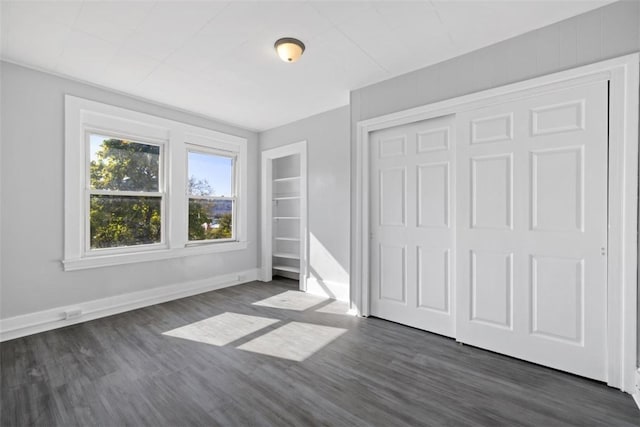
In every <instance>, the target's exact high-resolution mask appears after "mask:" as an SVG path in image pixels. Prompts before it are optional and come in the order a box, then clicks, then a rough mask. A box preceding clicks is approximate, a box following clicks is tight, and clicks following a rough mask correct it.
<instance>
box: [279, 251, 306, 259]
mask: <svg viewBox="0 0 640 427" xmlns="http://www.w3.org/2000/svg"><path fill="white" fill-rule="evenodd" d="M273 256H274V257H276V258H289V259H300V254H290V253H286V252H274V253H273Z"/></svg>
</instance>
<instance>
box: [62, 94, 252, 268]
mask: <svg viewBox="0 0 640 427" xmlns="http://www.w3.org/2000/svg"><path fill="white" fill-rule="evenodd" d="M88 132H99V133H104V134H105V135H113V136H119V137H122V138H125V137H126V138H132V139H134V140H136V141H138V140H139V141H141V142H147V143H149V144H154V145H157V146H159V147H160V148H161V150H160V153H161V154H160V159H161V161H160V165H161V166H160V171H159V172H160V173H159V175H160V177H161V179H160V180H159V181H160V182H159V187H160V188H159V189H158V193H157V195H158V196H161V197H162V208H161V209H162V231H161V236H162V239H161V241H160V242H158V243H157V244H150V245H140V246H129V247H119V248H113V249H99V250H94V249H91V248H90V242H89V228H90V225H89V215H88V209H89V207H88V206H89V204H88V199H87V197H88V196H87V192H88V191H89V186H88V184H89V183H88V181H89V178H88V177H89V172H88V164H89V162H88V160H89V153H88V148H87V141H86V134H87V133H88ZM247 145H248V141H247V139H246V138H241V137H239V136H235V135H229V134H226V133H222V132H218V131H215V130H211V129H205V128H200V127H197V126H192V125H187V124H184V123H181V122H177V121H173V120H169V119H165V118H162V117H156V116H152V115H149V114H145V113H140V112H137V111H132V110H128V109H125V108H121V107H116V106H113V105H108V104H103V103H101V102H97V101H91V100H88V99H83V98H78V97H75V96H71V95H66V96H65V175H64V181H65V184H64V185H65V202H64V209H65V223H64V259H63V260H62V264H63V268H64V270H65V271H72V270H79V269H87V268H96V267H104V266H111V265H119V264H130V263H136V262H144V261H155V260H163V259H168V258H179V257H186V256H191V255H200V254H208V253H217V252H226V251H234V250H241V249H246V248H247V243H248V242H247V229H248V223H247V219H248V208H247V204H248V200H247V192H248V178H247V177H248V170H247V169H248V164H247V156H248V154H247V150H248V147H247ZM193 147H201V148H203V149H207V150H216V151H219V152H221V153H225V154H227V155H230V156H233V157H234V158H235V161H234V172H235V176H234V183H235V189H234V190H235V206H236V212H235V217H234V228H235V230H234V233H235V238H234V239H233V240H227V241H206V242H190V241H188V236H187V229H188V213H187V210H188V209H187V206H188V196H187V194H186V193H187V191H186V188H187V181H188V177H187V169H188V167H187V149H188V148H192V149H193ZM113 194H115V193H113ZM140 194H146V193H140Z"/></svg>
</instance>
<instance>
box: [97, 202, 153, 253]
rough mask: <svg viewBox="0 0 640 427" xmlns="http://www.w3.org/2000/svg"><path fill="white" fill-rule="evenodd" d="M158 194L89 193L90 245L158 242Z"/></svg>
mask: <svg viewBox="0 0 640 427" xmlns="http://www.w3.org/2000/svg"><path fill="white" fill-rule="evenodd" d="M161 201H162V199H161V198H160V197H137V196H102V195H94V194H92V195H91V199H90V204H91V206H90V224H91V236H90V239H91V249H98V248H116V247H121V246H135V245H148V244H151V243H160V239H161V235H160V233H161V229H162V226H161V221H160V212H161V209H160V204H161Z"/></svg>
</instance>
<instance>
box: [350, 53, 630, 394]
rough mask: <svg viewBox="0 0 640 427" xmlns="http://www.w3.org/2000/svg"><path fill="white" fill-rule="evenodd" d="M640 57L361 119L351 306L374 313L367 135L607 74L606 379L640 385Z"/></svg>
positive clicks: (627, 385)
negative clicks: (639, 363)
mask: <svg viewBox="0 0 640 427" xmlns="http://www.w3.org/2000/svg"><path fill="white" fill-rule="evenodd" d="M639 60H640V55H639V54H637V53H635V54H631V55H626V56H622V57H619V58H614V59H610V60H607V61H602V62H598V63H594V64H591V65H587V66H583V67H579V68H575V69H572V70H567V71H562V72H558V73H554V74H550V75H547V76H542V77H538V78H534V79H531V80H527V81H523V82H519V83H514V84H510V85H506V86H502V87H498V88H495V89H490V90H486V91H482V92H477V93H473V94H470V95H464V96H460V97H457V98H453V99H449V100H446V101H441V102H436V103H433V104H429V105H424V106H421V107H417V108H412V109H409V110H405V111H400V112H396V113H392V114H388V115H385V116H381V117H376V118H373V119H369V120H364V121H360V122H358V123H357V129H356V131H357V134H356V183H355V184H356V185H355V202H356V209H355V212H354V215H355V217H354V224H355V230H354V231H355V232H354V236H356V240H355V242H354V246H355V254H354V255H355V256H354V264H353V271H352V276H351V277H352V286H353V290H354V292H353V293H352V294H353V300H352V301H351V305H352V307H353V308H355V309H356V311H357V313H358V314H359V315H360V316H368V315H369V285H370V284H369V223H368V221H369V219H368V214H369V203H370V201H369V160H368V159H369V134H370V133H371V132H373V131H376V130H379V129H386V128H391V127H394V126H399V125H403V124H407V123H413V122H418V121H421V120H426V119H430V118H434V117H440V116H444V115H448V114H455V113H459V112H462V111H466V110H471V109H474V108H478V107H480V106H486V105H491V104H494V103H502V102H507V101H511V100H515V99H518V98H522V97H525V96H532V95H536V94H539V93H545V92H549V91H553V90H557V89H562V88H567V87H571V86H576V85H583V84H585V83H589V82H596V81H608V82H609V88H610V100H609V103H610V104H609V129H610V132H609V160H608V161H609V187H608V188H609V207H608V213H609V237H608V238H609V245H608V247H609V254H608V261H609V263H608V271H607V276H608V298H607V312H608V318H607V383H608V384H609V385H610V386H612V387H616V388H619V389H621V390H623V391H625V392H627V393H634V392H635V376H636V360H637V347H636V344H637V325H636V322H637V310H638V307H637V284H638V281H637V268H638V246H637V245H638V114H639V105H638V104H639V101H638V91H639Z"/></svg>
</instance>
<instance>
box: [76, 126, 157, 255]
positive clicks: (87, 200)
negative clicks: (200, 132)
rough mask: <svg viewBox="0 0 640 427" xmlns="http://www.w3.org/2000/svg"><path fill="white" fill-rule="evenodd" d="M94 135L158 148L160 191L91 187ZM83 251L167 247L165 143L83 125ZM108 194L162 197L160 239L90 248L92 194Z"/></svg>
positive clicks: (97, 252)
mask: <svg viewBox="0 0 640 427" xmlns="http://www.w3.org/2000/svg"><path fill="white" fill-rule="evenodd" d="M91 135H100V136H104V137H107V138H114V139H119V140H126V141H131V142H133V143H136V144H145V145H152V146H156V147H158V148H159V155H158V190H159V191H144V190H135V191H132V190H101V189H95V188H92V187H91ZM84 147H85V156H84V169H85V170H84V189H85V191H84V193H85V194H84V213H83V215H84V250H83V255H84V256H86V257H91V256H100V255H111V254H124V253H135V252H143V251H148V250H158V249H163V248H167V247H168V243H167V230H168V226H167V224H168V221H167V207H166V197H165V196H166V187H165V186H166V182H165V168H166V165H165V142H164V141H155V140H151V139H150V138H145V137H140V136H138V135H128V134H127V133H123V132H118V131H115V130H107V129H99V128H96V127H93V126H92V127H85V128H84ZM94 195H96V196H105V197H148V198H159V199H160V242H156V243H147V244H140V245H129V246H114V247H111V248H92V247H91V196H94Z"/></svg>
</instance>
